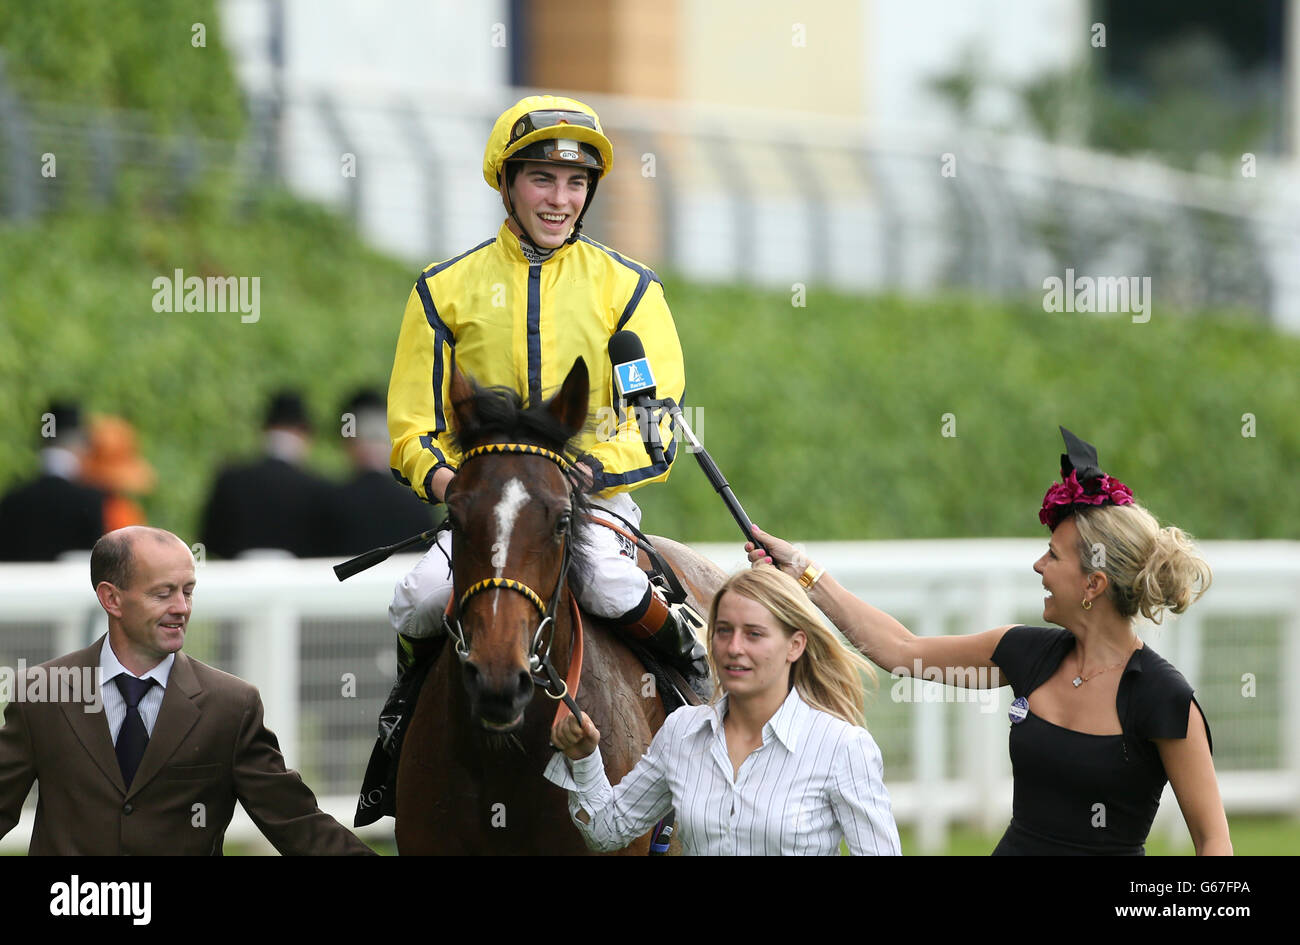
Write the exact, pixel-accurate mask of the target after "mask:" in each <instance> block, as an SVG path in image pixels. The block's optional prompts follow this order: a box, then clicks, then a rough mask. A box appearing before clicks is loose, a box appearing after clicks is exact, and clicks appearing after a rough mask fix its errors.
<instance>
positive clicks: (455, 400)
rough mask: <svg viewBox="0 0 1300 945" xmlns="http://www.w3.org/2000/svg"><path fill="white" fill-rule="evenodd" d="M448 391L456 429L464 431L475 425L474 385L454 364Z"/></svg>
mask: <svg viewBox="0 0 1300 945" xmlns="http://www.w3.org/2000/svg"><path fill="white" fill-rule="evenodd" d="M447 393H448V395H449V396H450V398H451V410H452V413H453V414H454V415H455V419H456V429H457V431H459V432H462V433H463V432H464V431H466V430H468V429H470V428H471V427H472V426H473V425H474V413H473V406H472V404H473V401H474V385H473V384H471V383H470V381H469V378H467V377H466V376H465V375H464V374H462V373H460V368H458V367H456V366H455V365H454V364H453V365H452V368H451V383H450V384H449V385H448V387H447Z"/></svg>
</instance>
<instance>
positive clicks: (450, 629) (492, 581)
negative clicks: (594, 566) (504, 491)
mask: <svg viewBox="0 0 1300 945" xmlns="http://www.w3.org/2000/svg"><path fill="white" fill-rule="evenodd" d="M502 453H522V454H525V455H528V456H541V457H544V458H546V459H549V460H550V461H551V462H553V463H555V465H556V466H558V467H560V471H561V472H562V473H564V478H565V482H566V483H567V484H568V487H569V498H570V508H572V497H573V483H572V480H571V478H570V477H571V473H572V471H573V466H572V465H571V464H570V463H569V461H568V460H567V459H565V458H564V457H563V456H561V455H560V454H559V453H556V452H553V451H551V450H548V449H543V448H542V447H540V446H531V445H529V444H527V443H489V444H487V445H486V446H476V447H474V448H473V449H471V450H468V451H466V452H465V454H464V456H462V457H461V466H462V467H464V465H465V463H467V462H469V461H470V460H471V459H473V458H474V457H476V456H486V455H492V454H502ZM570 561H571V556H570V554H569V539H568V536H567V535H566V536H565V539H564V550H563V552H562V557H561V559H560V573H559V575H558V576H557V577H556V579H555V590H554V591H552V592H551V602H550V603H549V604H545V603H543V602H542V598H541V597H540V596H539V595H538V593H537V592H536V591H534V590H533V589H532V588H531V587H529V586H528V585H527V584H525V583H523V582H522V581H516V580H514V579H513V578H504V577H500V578H486V579H484V580H482V581H478V582H477V583H475V584H472V585H470V587H469V588H468V589H466V591H465V593H464V594H462V595H460V597H459V598H456V597H453V600H454V601H455V603H454V604H453V605H452V607H451V608H449V609H448V613H447V614H446V615H444V617H443V626H444V628H445V629H446V631H447V634H448V636H450V637H451V639H452V640H453V641H455V644H456V655H457V656H458V657H460V661H461V662H462V663H463V662H465V661H466V660H468V659H469V646H468V645H467V644H466V642H465V631H464V628H462V627H461V623H460V615H461V613H462V612H463V611H464V609H465V605H466V604H467V603H469V601H470V600H471V599H472V598H473V597H474V596H475V595H476V594H482V593H483V592H485V591H492V590H504V591H514V592H515V593H517V594H520V595H522V596H523V597H525V598H526V599H527V600H528V602H529V603H530V604H532V605H533V607H534V608H536V610H537V612H538V614H540V615H541V618H542V620H541V623H539V624H538V625H537V632H536V633H534V634H533V643H532V646H531V647H529V650H528V669H529V675H530V676H532V680H533V684H534V685H536V686H539V687H541V690H542V692H544V693H546V695H547V696H548V697H550V698H551V699H555V700H557V701H558V700H563V701H564V704H565V705H567V706H568V707H569V711H570V712H572V713H573V717H574V718H575V719H581V718H582V713H581V712H580V711H579V709H578V704H577V702H575V701H574V699H573V696H572V695H571V694H570V693H569V685H568V683H567V682H565V680H563V679H561V678H560V675H559V674H558V673H557V672H556V671H555V667H554V666H552V665H551V644H552V643H553V642H554V640H555V611H556V607H557V606H558V605H559V602H560V592H561V591H562V590H563V589H564V582H565V580H566V579H567V578H568V575H569V563H570ZM574 615H575V620H576V621H578V622H577V623H575V634H579V636H577V637H576V643H575V644H574V649H575V651H576V652H577V653H578V654H580V653H581V647H582V640H581V636H580V634H581V623H580V621H581V618H580V617H578V616H577V607H576V604H575V605H574ZM548 628H549V631H550V632H549V633H547V630H548ZM543 634H546V642H545V644H544V645H543V642H542V635H543ZM577 658H578V659H579V660H581V656H580V655H579V656H578V657H577ZM570 662H573V659H572V658H571V659H570ZM543 673H544V674H545V675H543Z"/></svg>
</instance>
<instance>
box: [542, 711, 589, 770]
mask: <svg viewBox="0 0 1300 945" xmlns="http://www.w3.org/2000/svg"><path fill="white" fill-rule="evenodd" d="M551 744H552V745H554V746H555V747H556V748H558V749H559V750H560V751H562V752H564V754H565V757H567V758H568V759H569V760H570V761H579V760H580V759H582V758H586V757H587V756H588V755H590V754H591V753H592V752H593V751H595V750H596V746H597V745H599V744H600V729H598V728H596V726H595V724H594V723H593V722H592V721H591V716H589V715H587V713H586V712H584V713H582V724H581V725H579V724H578V720H577V719H575V718H574V717H573V716H572V715H566V716H565V717H564V718H563V719H561V720H560V721H559V722H556V723H555V725H554V726H553V727H552V728H551Z"/></svg>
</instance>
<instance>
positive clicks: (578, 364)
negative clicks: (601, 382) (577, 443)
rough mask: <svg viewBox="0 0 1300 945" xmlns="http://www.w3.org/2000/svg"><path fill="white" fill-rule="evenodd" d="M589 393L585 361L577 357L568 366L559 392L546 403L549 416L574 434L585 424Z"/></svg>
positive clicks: (571, 434)
mask: <svg viewBox="0 0 1300 945" xmlns="http://www.w3.org/2000/svg"><path fill="white" fill-rule="evenodd" d="M590 395H591V387H590V382H589V380H588V378H587V362H586V361H584V360H582V358H581V357H579V358H578V359H577V360H576V361H574V362H573V367H571V368H569V376H568V377H566V378H565V379H564V383H563V384H562V385H561V386H560V392H559V393H558V394H556V395H555V396H554V397H552V398H551V402H550V403H549V404H547V409H548V410H550V412H551V416H552V417H554V418H555V419H556V420H558V421H560V423H562V424H564V426H565V428H566V429H568V430H569V431H570V434H569V435H570V436H576V435H577V434H578V433H579V432H581V430H582V428H583V427H584V426H586V424H587V398H588V397H589V396H590Z"/></svg>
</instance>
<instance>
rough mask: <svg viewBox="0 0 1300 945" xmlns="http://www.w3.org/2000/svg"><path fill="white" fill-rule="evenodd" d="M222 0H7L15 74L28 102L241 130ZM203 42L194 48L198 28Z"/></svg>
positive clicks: (4, 42) (180, 126)
mask: <svg viewBox="0 0 1300 945" xmlns="http://www.w3.org/2000/svg"><path fill="white" fill-rule="evenodd" d="M216 6H217V5H216V2H215V0H150V2H148V3H138V2H128V3H104V2H102V0H57V2H54V3H3V4H0V53H3V58H4V69H5V76H6V78H7V80H8V81H9V82H10V83H11V84H12V85H13V86H14V88H15V90H16V91H17V92H18V93H19V96H20V97H21V98H23V99H25V100H29V101H36V100H41V101H45V100H49V101H56V102H62V103H69V104H76V105H80V106H84V107H90V108H93V107H97V106H98V107H104V108H122V109H131V110H133V111H141V112H146V113H148V114H149V115H150V116H151V117H152V119H153V121H154V122H155V123H156V124H155V130H158V131H163V132H169V131H190V130H195V129H201V131H202V134H203V135H204V136H205V137H208V138H222V139H231V138H237V137H239V135H240V133H241V131H242V129H243V127H244V117H243V113H242V105H241V96H240V92H239V86H238V84H237V83H236V81H235V75H234V71H233V69H232V67H231V63H230V58H229V56H228V54H227V53H226V51H225V49H224V48H223V46H222V42H221V24H220V21H219V18H218V16H217V11H216ZM196 24H201V25H202V27H203V34H202V41H203V43H204V45H202V46H195V45H194V43H195V42H196V41H197V40H196V37H197V36H198V35H199V34H198V33H196V32H195V30H194V26H195V25H196Z"/></svg>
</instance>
